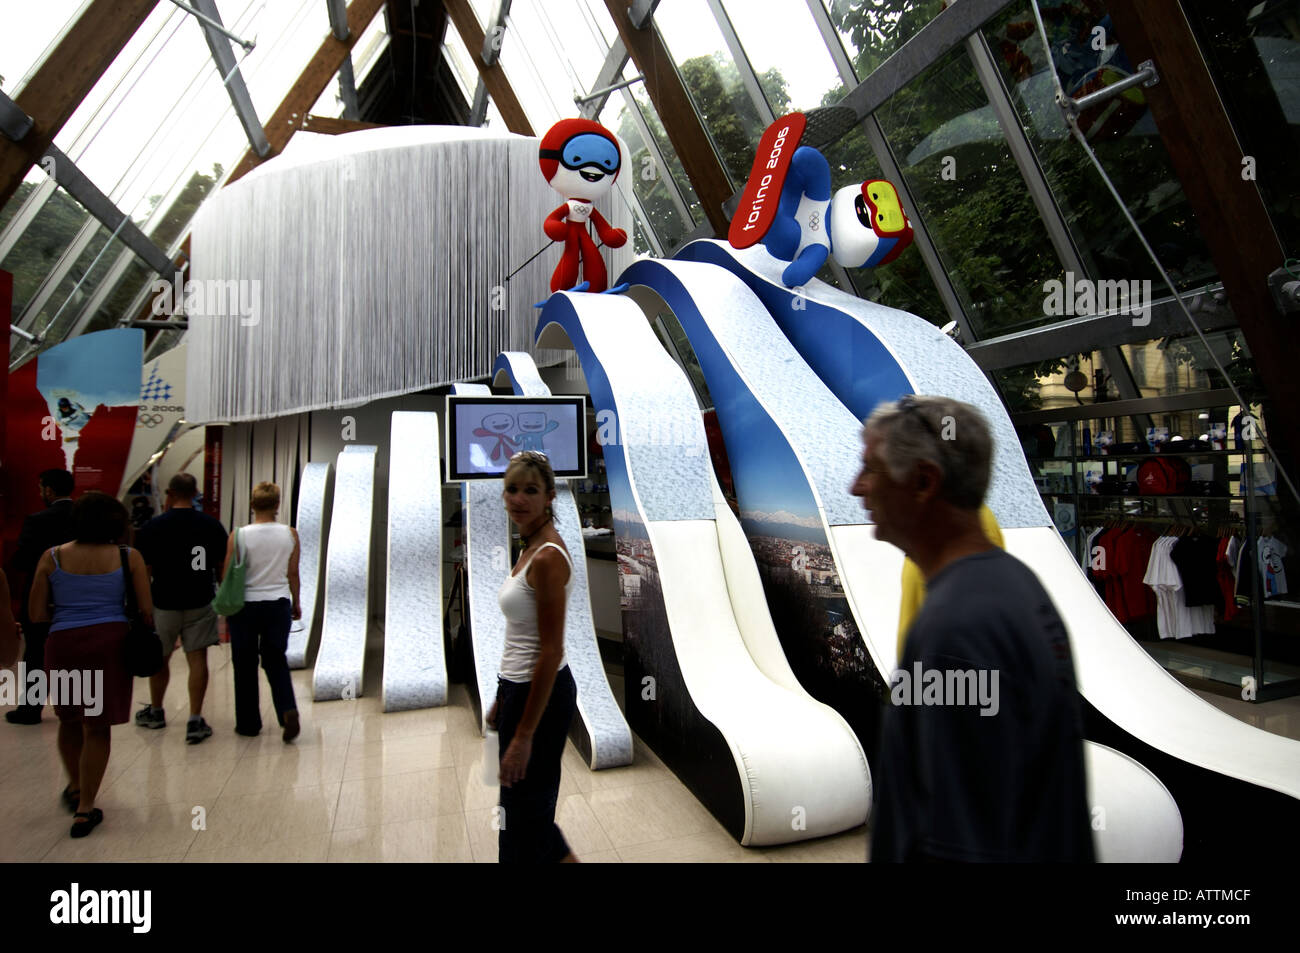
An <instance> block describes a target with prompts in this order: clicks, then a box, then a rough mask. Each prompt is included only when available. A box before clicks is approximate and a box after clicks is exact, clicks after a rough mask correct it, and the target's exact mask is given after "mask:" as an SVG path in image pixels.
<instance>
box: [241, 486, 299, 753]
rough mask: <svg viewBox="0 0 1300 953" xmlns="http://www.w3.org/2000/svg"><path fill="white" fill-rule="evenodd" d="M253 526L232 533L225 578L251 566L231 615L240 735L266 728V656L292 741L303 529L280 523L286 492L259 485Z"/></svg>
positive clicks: (274, 697) (274, 696)
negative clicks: (293, 649)
mask: <svg viewBox="0 0 1300 953" xmlns="http://www.w3.org/2000/svg"><path fill="white" fill-rule="evenodd" d="M252 508H253V522H252V523H250V524H248V525H247V526H242V527H240V528H239V529H238V530H236V531H235V532H234V533H231V534H230V541H229V542H228V543H227V545H226V563H225V567H224V569H223V570H222V574H221V576H222V578H223V579H224V578H225V574H226V573H228V572H230V567H231V565H232V564H233V563H234V562H235V561H236V560H237V558H238V557H236V556H235V551H236V545H235V544H236V537H238V544H239V552H240V555H241V556H242V558H243V559H244V562H245V569H244V573H245V574H244V607H243V608H242V609H240V610H239V611H238V612H237V613H235V614H234V615H232V616H231V617H230V622H229V626H230V661H231V665H232V667H233V668H234V670H235V733H236V734H240V735H247V736H250V737H251V736H253V735H256V734H258V733H260V732H261V730H262V711H261V702H260V701H259V698H258V694H259V693H258V684H257V662H258V658H259V657H260V658H261V661H262V668H263V670H264V671H265V672H266V680H267V681H268V682H270V683H271V701H272V703H273V704H274V705H275V717H276V719H277V720H278V721H279V723H280V725H281V726H282V727H283V728H284V734H283V738H284V740H285V741H286V742H290V741H293V739H294V738H296V737H298V732H299V730H300V725H299V723H298V702H297V699H296V698H294V694H293V680H292V678H291V677H290V675H289V660H288V659H287V658H286V657H285V652H286V651H288V648H289V627H290V626H291V625H292V620H294V619H301V618H302V607H301V606H300V605H299V603H298V555H299V551H300V550H299V545H298V531H297V530H295V529H294V528H293V527H292V526H285V525H284V524H283V523H278V522H276V516H277V515H278V514H279V511H280V488H279V487H278V486H276V485H275V484H274V483H259V484H257V486H255V487H254V488H253V497H252Z"/></svg>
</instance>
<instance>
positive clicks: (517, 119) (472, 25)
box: [442, 0, 537, 136]
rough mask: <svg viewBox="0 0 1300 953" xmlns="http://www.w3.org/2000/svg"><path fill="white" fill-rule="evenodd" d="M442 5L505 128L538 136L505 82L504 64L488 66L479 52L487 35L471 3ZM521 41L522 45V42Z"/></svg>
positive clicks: (448, 0)
mask: <svg viewBox="0 0 1300 953" xmlns="http://www.w3.org/2000/svg"><path fill="white" fill-rule="evenodd" d="M442 6H443V9H444V10H446V11H447V16H448V17H450V18H451V22H452V23H453V24H455V26H456V32H457V33H459V34H460V39H461V42H462V43H464V44H465V48H466V49H467V50H469V53H470V59H472V60H473V61H474V66H475V67H476V68H477V69H478V74H479V76H481V77H483V84H484V85H485V86H487V91H488V94H489V95H491V97H492V101H493V102H494V103H496V107H497V112H499V113H501V118H502V119H504V120H505V123H506V128H507V129H509V130H510V131H511V132H513V133H516V134H518V135H521V136H535V135H537V133H535V132H534V131H533V127H532V125H531V124H530V123H529V122H528V116H527V115H526V114H525V113H524V107H523V106H521V105H520V103H519V98H518V97H517V96H515V91H514V89H513V88H511V86H510V81H509V80H507V79H506V74H505V72H504V71H503V70H502V69H501V63H500V62H499V61H498V62H496V63H493V64H492V65H491V66H488V65H487V64H486V63H484V62H483V57H482V56H480V55H479V51H480V50H482V49H483V41H484V39H485V34H484V33H483V28H482V27H481V26H479V23H478V17H477V16H475V15H474V9H473V7H471V6H470V5H469V0H442ZM519 42H523V41H522V39H521V40H520V41H519Z"/></svg>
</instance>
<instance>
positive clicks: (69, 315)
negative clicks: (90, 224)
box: [0, 164, 223, 359]
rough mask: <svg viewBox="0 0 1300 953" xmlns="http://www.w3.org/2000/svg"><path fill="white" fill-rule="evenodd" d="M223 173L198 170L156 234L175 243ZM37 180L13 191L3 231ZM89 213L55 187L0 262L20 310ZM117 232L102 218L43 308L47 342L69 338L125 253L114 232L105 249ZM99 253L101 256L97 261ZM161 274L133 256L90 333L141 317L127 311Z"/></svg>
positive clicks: (1, 214) (0, 217)
mask: <svg viewBox="0 0 1300 953" xmlns="http://www.w3.org/2000/svg"><path fill="white" fill-rule="evenodd" d="M222 173H223V169H222V167H221V166H220V165H219V164H214V165H213V167H212V173H211V174H210V175H205V174H204V173H202V172H198V171H196V172H194V174H193V175H192V176H191V177H190V180H189V181H188V182H187V183H186V184H185V186H184V187H183V188H182V189H181V191H180V193H179V194H178V195H177V197H176V199H175V201H173V202H172V204H171V206H170V207H169V208H168V209H167V211H166V212H165V213H164V214H163V215H162V216H161V217H160V219H159V221H158V223H157V225H155V227H154V229H153V231H152V232H150V233H149V238H150V239H151V240H152V241H153V242H154V243H155V244H156V245H158V246H159V247H161V248H164V249H166V248H168V247H169V246H170V245H171V244H173V243H174V242H175V241H176V239H177V238H179V237H180V236H181V235H182V234H183V233H184V231H185V229H186V228H188V226H189V223H190V220H191V219H192V218H193V217H194V213H195V211H197V210H198V207H199V205H201V204H202V202H203V200H204V199H205V198H206V197H207V196H208V195H209V194H210V193H211V192H212V189H213V188H214V187H215V185H216V183H217V182H218V181H220V179H221V176H222ZM35 188H36V186H35V185H33V184H31V183H28V182H24V183H22V184H21V185H20V186H19V188H18V191H17V192H16V193H15V195H14V197H13V198H12V199H11V200H10V201H9V203H8V204H7V205H6V206H5V207H4V210H3V211H0V231H3V229H4V228H5V227H6V226H7V225H8V223H9V222H10V221H11V220H12V219H13V217H14V215H16V214H17V210H18V209H19V208H21V207H22V204H23V202H24V201H26V199H27V198H28V196H29V195H30V194H31V193H32V191H34V190H35ZM160 200H161V196H154V197H153V199H152V202H151V206H156V205H157V203H158V201H160ZM87 219H88V215H87V212H86V210H85V209H83V208H82V207H81V205H79V204H78V203H77V202H76V201H75V200H74V199H72V198H71V197H70V196H69V195H68V194H67V193H66V192H64V191H63V190H62V189H58V190H56V191H55V192H54V193H53V194H52V195H51V196H50V198H49V200H48V201H47V202H46V203H45V205H44V207H43V208H42V209H41V210H40V212H39V213H38V214H37V215H36V218H35V219H34V220H33V221H32V223H31V225H29V226H28V228H27V230H26V231H25V232H24V233H23V235H22V237H21V238H20V239H19V240H18V242H17V244H16V245H15V246H14V248H13V250H12V251H11V252H10V253H9V255H8V257H7V258H6V259H5V261H4V262H3V263H2V264H0V267H3V268H4V269H5V270H6V271H11V272H12V273H13V275H14V315H15V316H18V315H21V313H22V311H23V309H24V308H26V307H27V305H28V304H29V303H30V302H31V300H32V298H33V296H34V295H35V294H36V293H37V291H38V290H39V289H40V287H41V284H42V282H44V281H45V280H46V277H47V276H48V275H49V274H50V273H51V272H52V271H53V270H54V268H55V267H56V265H57V264H58V262H59V260H60V258H62V257H63V255H64V253H65V252H66V251H67V250H68V248H69V246H70V245H71V244H72V241H73V239H74V238H75V237H76V235H77V232H78V231H79V230H80V229H81V227H82V226H83V225H84V224H85V222H86V221H87ZM139 224H141V223H139V222H137V225H139ZM111 236H112V231H111V230H110V229H108V228H105V227H104V226H102V225H101V226H99V228H98V229H97V230H96V232H95V234H94V235H93V236H92V238H91V240H90V243H89V244H88V245H87V246H86V248H85V249H84V250H83V251H82V252H81V254H80V255H79V256H78V258H77V260H76V261H75V262H74V263H73V265H72V268H71V269H70V270H69V271H68V273H67V275H66V276H65V277H64V278H63V280H62V282H61V283H60V285H59V287H58V288H56V289H55V290H54V293H53V294H52V295H50V297H49V300H48V301H47V302H46V304H45V306H44V307H43V308H42V309H41V312H40V313H39V314H38V315H36V317H35V320H34V321H33V324H32V326H33V327H34V328H35V329H36V330H38V331H42V330H43V331H44V333H45V336H46V341H45V347H52V346H53V345H55V344H58V343H59V342H60V341H61V340H63V338H64V337H65V336H66V335H67V333H68V332H69V331H70V330H71V328H72V327H73V325H74V324H75V323H76V320H77V318H78V317H79V315H80V313H81V310H82V308H83V307H84V306H85V305H86V303H87V302H88V301H89V300H90V298H91V296H92V295H94V294H95V292H96V291H97V290H98V289H99V286H100V284H101V283H102V282H103V280H104V279H105V278H106V277H107V275H108V272H109V271H110V270H111V269H112V267H113V265H114V263H115V262H116V260H117V257H118V254H119V253H120V252H121V251H123V250H125V249H126V246H125V245H123V244H122V243H121V242H120V240H114V241H113V244H112V246H111V247H109V248H107V249H105V248H104V246H105V243H107V242H109V240H110V238H111ZM101 251H102V252H103V254H102V255H101V254H100V252H101ZM97 257H98V261H96V258H97ZM92 263H93V267H92ZM88 270H89V273H87V271H88ZM154 277H155V275H154V273H153V271H152V270H151V269H150V268H148V267H147V266H145V265H144V263H143V262H141V261H140V260H139V259H138V258H132V259H131V263H130V265H129V266H128V268H127V270H126V272H125V274H124V275H123V276H122V278H121V279H119V280H118V282H117V284H116V285H115V286H114V288H113V290H112V292H111V293H110V294H109V296H108V297H107V298H106V299H105V301H104V303H103V304H101V305H100V307H99V308H98V310H97V311H96V312H95V314H94V315H93V316H92V317H91V318H90V320H89V321H88V323H87V325H86V327H85V329H84V331H85V333H89V332H91V331H100V330H104V329H106V328H110V327H112V326H113V325H114V324H116V323H117V322H118V321H119V320H121V319H122V318H129V317H135V315H128V314H127V313H126V311H127V309H128V308H129V307H130V305H131V302H132V301H133V300H134V299H135V297H136V295H137V294H138V293H139V291H140V288H141V286H142V285H143V284H144V283H145V282H147V281H150V280H152V279H153V278H154ZM56 316H57V321H56V320H55V319H56ZM22 356H23V354H22V348H21V347H19V348H17V349H15V353H14V358H15V359H20V358H21V357H22Z"/></svg>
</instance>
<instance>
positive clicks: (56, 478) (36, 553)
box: [5, 470, 73, 725]
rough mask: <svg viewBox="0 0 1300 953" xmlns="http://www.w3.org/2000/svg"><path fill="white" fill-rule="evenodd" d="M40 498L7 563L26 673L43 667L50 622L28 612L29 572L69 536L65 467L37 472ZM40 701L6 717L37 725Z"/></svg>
mask: <svg viewBox="0 0 1300 953" xmlns="http://www.w3.org/2000/svg"><path fill="white" fill-rule="evenodd" d="M40 485H41V501H42V502H43V503H44V504H45V509H43V510H42V511H41V512H39V513H33V514H31V515H30V516H28V517H27V518H26V519H25V520H23V528H22V530H21V531H20V532H19V534H18V548H17V550H16V551H15V552H14V558H13V561H12V563H11V564H10V565H11V567H12V569H13V572H14V575H15V577H16V578H15V579H14V582H15V584H16V585H18V586H21V592H22V603H21V608H20V610H19V622H20V623H21V624H22V627H23V634H24V635H25V636H26V637H27V648H26V650H25V651H24V652H23V661H24V662H26V664H27V673H28V675H29V676H30V674H31V673H32V672H35V671H37V670H44V668H45V637H46V635H48V634H49V629H50V626H49V623H47V622H33V621H32V620H31V618H30V617H29V616H28V613H27V598H28V595H29V594H30V593H31V588H32V575H33V574H34V573H35V571H36V563H37V562H38V561H39V560H40V558H41V556H42V555H44V553H45V552H46V550H48V549H51V548H53V547H55V546H58V545H59V544H60V543H66V542H68V541H69V540H70V539H72V487H73V478H72V474H71V473H69V472H68V471H67V470H46V471H44V472H43V473H42V474H41V476H40ZM41 707H42V706H40V705H19V706H18V707H17V708H15V709H14V710H13V711H10V712H6V713H5V721H7V722H9V723H10V724H11V725H38V724H40V722H41Z"/></svg>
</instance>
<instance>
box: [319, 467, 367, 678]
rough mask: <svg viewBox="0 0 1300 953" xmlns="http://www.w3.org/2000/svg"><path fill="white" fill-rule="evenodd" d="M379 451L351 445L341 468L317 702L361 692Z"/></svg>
mask: <svg viewBox="0 0 1300 953" xmlns="http://www.w3.org/2000/svg"><path fill="white" fill-rule="evenodd" d="M377 450H378V448H377V447H372V446H351V447H347V448H345V449H344V450H343V452H342V453H340V454H339V457H338V463H337V465H336V470H337V476H336V479H335V481H334V514H333V517H332V518H331V521H330V523H331V525H330V535H329V554H328V555H327V556H326V559H325V614H324V615H325V617H324V621H323V623H322V625H321V637H320V653H319V654H318V655H317V657H316V668H315V671H314V672H313V673H312V697H313V698H314V699H315V700H316V701H328V700H330V699H333V698H356V697H358V696H360V694H361V686H362V672H363V668H364V666H365V660H366V629H367V625H368V623H369V619H370V523H371V519H372V514H373V512H374V500H375V455H376V452H377Z"/></svg>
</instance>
